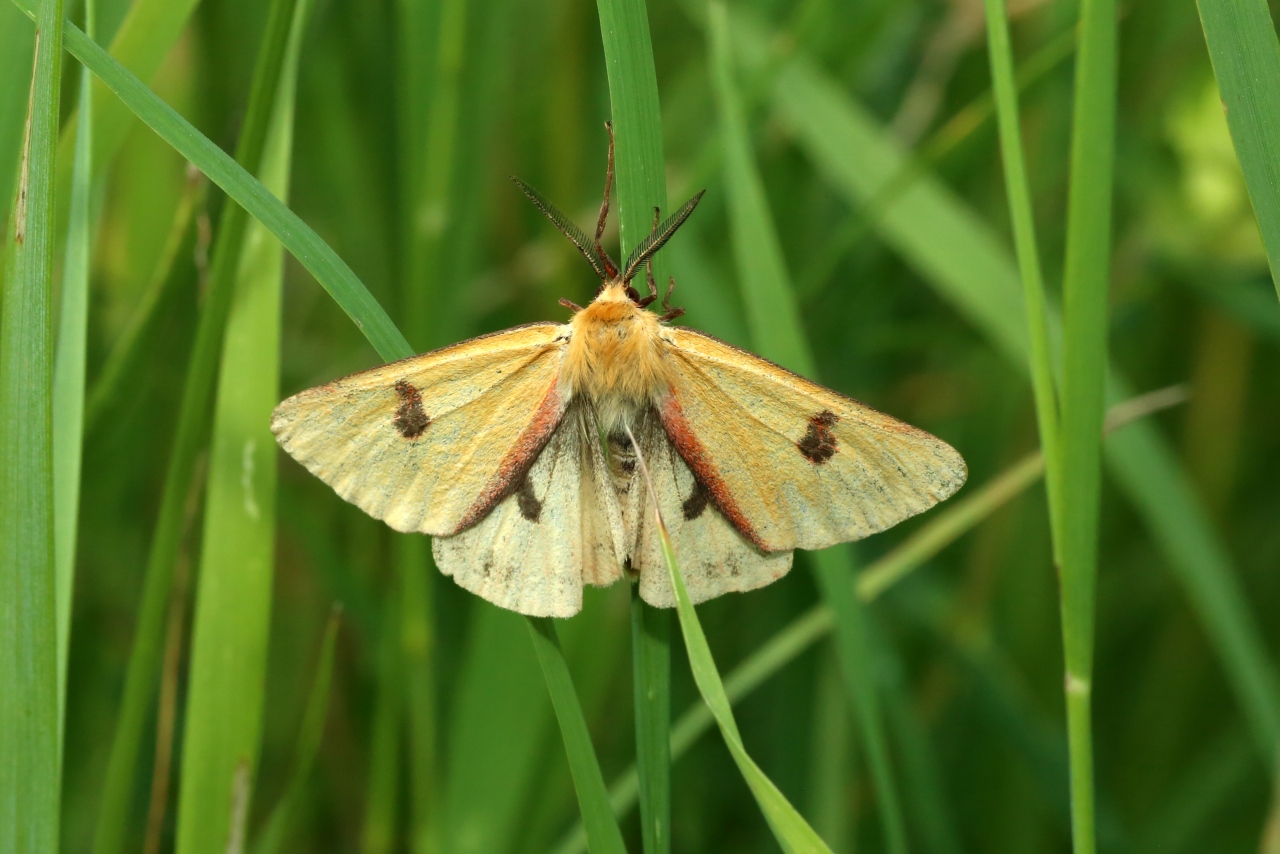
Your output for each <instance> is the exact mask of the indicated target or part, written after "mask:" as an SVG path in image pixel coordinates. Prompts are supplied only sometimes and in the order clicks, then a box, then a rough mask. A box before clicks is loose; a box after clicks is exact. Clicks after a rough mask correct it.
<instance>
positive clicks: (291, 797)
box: [253, 606, 342, 854]
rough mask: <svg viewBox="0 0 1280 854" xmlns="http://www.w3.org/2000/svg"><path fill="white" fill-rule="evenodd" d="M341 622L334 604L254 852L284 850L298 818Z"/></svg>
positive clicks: (313, 759) (320, 733)
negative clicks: (283, 777)
mask: <svg viewBox="0 0 1280 854" xmlns="http://www.w3.org/2000/svg"><path fill="white" fill-rule="evenodd" d="M341 624H342V609H341V608H338V607H336V606H335V607H334V609H333V611H332V613H330V615H329V622H328V624H327V625H326V626H325V630H324V638H323V639H322V640H321V641H320V658H319V661H317V662H316V675H315V679H314V680H313V681H312V683H311V691H310V693H309V694H308V696H307V704H306V706H305V707H304V709H303V713H302V725H301V726H300V727H299V728H298V743H297V747H296V748H295V749H294V755H293V768H292V771H291V772H290V774H289V782H288V784H287V785H286V787H285V790H284V794H283V795H281V796H280V800H279V802H277V803H276V805H275V808H274V809H272V811H271V815H270V816H269V817H268V818H267V824H266V827H264V828H263V830H262V836H261V838H260V839H259V840H258V843H257V845H255V846H254V849H253V851H254V854H276V852H278V851H284V850H287V849H286V848H285V843H286V842H287V841H288V838H289V833H290V831H292V830H293V827H294V825H295V824H296V823H297V821H298V819H299V815H298V812H299V810H300V809H301V807H302V801H303V798H304V797H305V795H306V787H307V782H308V780H309V779H310V777H311V769H312V767H313V766H314V765H315V762H316V754H318V753H319V752H320V741H321V739H322V738H323V737H324V724H325V718H326V716H327V713H328V711H329V687H330V684H331V683H332V682H333V659H334V648H335V646H336V642H337V639H338V627H339V626H340V625H341Z"/></svg>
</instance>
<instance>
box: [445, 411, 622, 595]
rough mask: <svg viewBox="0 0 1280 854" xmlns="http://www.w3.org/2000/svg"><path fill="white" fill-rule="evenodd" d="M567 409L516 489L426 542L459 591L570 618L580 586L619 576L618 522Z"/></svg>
mask: <svg viewBox="0 0 1280 854" xmlns="http://www.w3.org/2000/svg"><path fill="white" fill-rule="evenodd" d="M585 413H586V410H585V408H584V407H580V406H574V407H572V408H570V410H569V412H568V413H567V414H566V415H565V418H564V420H563V422H562V423H561V424H560V427H559V428H558V429H557V430H556V432H555V434H554V435H553V436H552V437H551V441H550V442H549V443H547V446H546V448H544V449H543V451H542V453H541V454H540V455H539V456H538V458H537V460H536V461H535V462H534V464H533V467H532V468H531V469H529V473H528V475H527V476H526V478H525V479H524V480H523V481H522V482H521V483H520V484H519V485H518V487H517V488H516V490H515V492H513V493H512V494H511V495H509V496H508V497H506V498H504V499H503V500H502V501H501V502H500V503H499V504H498V505H497V506H496V507H494V508H493V510H492V511H491V512H490V513H489V514H488V515H487V516H486V517H485V518H484V519H483V520H481V521H480V522H479V523H478V524H476V525H475V526H474V527H471V528H468V529H467V530H465V531H463V532H462V533H460V534H455V535H454V536H451V537H436V538H435V539H434V541H433V543H432V551H433V552H434V554H435V558H436V564H437V565H438V566H439V567H440V571H441V572H443V573H444V574H445V575H452V576H453V578H454V580H455V581H456V582H457V583H458V585H459V586H461V587H463V588H465V589H467V590H470V591H471V592H472V593H475V594H477V595H479V596H482V597H484V598H485V599H487V600H489V601H490V602H492V603H493V604H495V605H497V606H499V607H502V608H507V609H510V610H512V611H518V612H520V613H522V614H529V615H531V616H536V617H571V616H573V615H574V614H576V613H578V611H579V610H580V609H581V608H582V585H583V583H584V582H585V583H587V584H595V585H600V586H605V585H609V584H612V583H613V582H614V581H617V580H618V579H619V578H621V577H622V567H621V561H620V559H619V557H618V555H620V554H621V553H622V549H621V545H622V519H621V515H620V513H619V510H618V506H617V503H616V501H614V500H613V494H612V487H611V485H610V484H609V481H608V471H607V468H606V464H605V461H604V454H603V452H602V451H601V449H600V442H599V439H598V438H597V437H596V435H595V429H594V426H592V425H590V424H589V422H588V420H587V415H586V414H585Z"/></svg>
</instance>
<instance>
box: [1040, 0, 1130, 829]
mask: <svg viewBox="0 0 1280 854" xmlns="http://www.w3.org/2000/svg"><path fill="white" fill-rule="evenodd" d="M1116 30H1117V21H1116V8H1115V3H1114V0H1084V2H1082V3H1081V5H1080V46H1079V50H1078V51H1077V53H1076V89H1075V103H1074V105H1073V107H1074V109H1073V114H1072V121H1071V183H1070V187H1069V193H1068V199H1067V242H1066V266H1065V270H1064V271H1063V282H1062V295H1063V309H1062V317H1063V346H1062V364H1063V368H1062V446H1061V453H1062V471H1061V473H1062V482H1061V485H1060V486H1058V485H1057V484H1055V483H1053V482H1050V484H1049V486H1050V489H1059V490H1060V492H1059V495H1058V502H1057V509H1058V511H1059V512H1060V514H1061V516H1060V519H1059V521H1060V525H1059V527H1058V529H1057V532H1056V533H1057V534H1058V535H1059V538H1060V544H1059V546H1058V548H1057V549H1056V551H1057V553H1058V558H1059V564H1058V571H1059V581H1060V586H1061V596H1062V646H1063V655H1064V658H1065V665H1066V704H1067V740H1068V743H1069V749H1070V757H1071V838H1072V848H1073V850H1074V851H1076V852H1077V854H1091V852H1093V851H1094V850H1095V848H1096V847H1097V841H1096V830H1095V828H1094V824H1095V821H1094V791H1093V724H1092V699H1091V697H1092V690H1093V627H1094V613H1095V596H1096V593H1095V591H1096V588H1097V577H1098V519H1099V515H1100V512H1101V506H1100V502H1101V497H1102V419H1103V411H1104V409H1105V406H1106V387H1107V296H1108V294H1109V292H1110V284H1111V171H1112V164H1113V162H1114V160H1115V120H1116ZM1049 471H1050V474H1051V475H1053V476H1055V477H1056V475H1057V471H1056V470H1055V469H1054V468H1053V467H1050V469H1049Z"/></svg>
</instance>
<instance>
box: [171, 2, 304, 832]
mask: <svg viewBox="0 0 1280 854" xmlns="http://www.w3.org/2000/svg"><path fill="white" fill-rule="evenodd" d="M309 9H310V3H309V2H307V0H301V2H295V0H277V2H276V3H275V4H273V6H272V16H273V18H274V16H275V15H280V16H283V17H284V19H285V22H286V23H285V33H286V34H287V42H286V44H285V46H284V54H283V57H282V59H281V60H280V61H279V62H280V64H279V70H278V71H277V70H275V69H272V68H271V64H269V63H264V65H263V66H262V68H265V69H267V71H266V72H265V73H263V74H261V75H260V76H258V78H257V80H256V82H257V84H258V87H261V88H259V89H257V91H255V92H254V93H253V95H252V96H251V98H250V100H251V102H253V101H256V100H257V99H258V98H259V97H262V98H264V99H265V101H266V103H267V104H269V105H270V104H274V107H272V108H271V109H270V123H269V128H268V130H267V135H266V140H265V143H264V147H263V149H262V154H261V156H260V161H261V164H262V165H261V167H260V174H261V175H262V181H263V184H264V185H266V186H267V187H268V188H269V189H270V190H272V191H273V192H274V193H276V194H277V195H278V196H280V197H281V198H285V197H287V195H288V186H289V178H288V176H289V166H290V162H291V151H292V148H293V106H294V89H295V85H296V81H297V68H298V57H299V53H300V50H301V41H302V34H303V32H304V31H305V28H306V20H307V13H308V11H309ZM269 20H270V19H269ZM267 32H268V35H267V41H266V42H265V45H266V50H264V55H267V56H270V54H271V53H272V52H273V48H274V44H273V40H274V37H275V30H274V28H273V27H272V26H271V24H270V23H269V24H268V30H267ZM259 93H264V94H262V95H261V96H260V95H259ZM251 109H252V108H251ZM240 216H241V217H244V216H245V215H244V214H243V212H242V213H241V214H240ZM239 231H240V233H241V235H242V241H241V246H242V247H243V248H241V247H232V248H229V249H228V255H227V257H228V258H238V259H239V264H238V270H236V271H235V278H234V280H232V281H234V284H235V290H234V297H233V301H232V304H231V306H230V307H229V309H230V310H229V316H228V318H227V320H226V334H225V336H224V337H223V342H222V358H221V367H220V368H219V370H218V392H217V405H216V407H215V410H214V416H213V436H212V441H211V448H210V454H209V487H208V493H207V495H206V499H205V516H204V536H203V539H202V544H203V548H202V550H201V556H200V573H199V580H198V584H197V587H196V602H195V618H194V622H193V625H192V641H191V661H190V675H189V677H188V684H189V687H188V695H187V708H186V729H185V732H184V737H183V754H182V780H181V789H180V798H179V801H178V841H177V851H178V852H180V854H195V852H208V854H215V852H218V854H220V852H223V851H237V852H238V851H243V850H244V839H245V834H246V830H247V828H246V826H245V821H246V819H247V815H248V811H247V804H248V803H249V802H250V799H251V793H252V791H253V780H254V776H255V771H256V767H257V757H258V748H259V742H260V740H261V730H262V714H263V702H264V698H265V692H266V671H267V640H268V635H269V631H270V627H271V591H272V581H273V579H274V577H275V573H274V571H273V569H274V563H275V518H276V514H275V504H276V447H275V440H274V437H273V436H272V434H271V429H270V424H271V412H272V410H273V409H275V406H276V403H277V401H278V400H279V397H280V390H279V385H280V382H279V365H280V311H281V284H282V279H283V276H284V270H283V262H284V254H283V249H282V248H281V246H280V244H279V242H278V241H276V240H274V239H272V238H271V237H270V236H269V235H268V233H267V232H266V229H265V228H263V227H262V226H261V224H259V223H252V224H250V225H249V227H247V228H241V229H239ZM215 264H216V261H215ZM206 310H208V309H207V308H206Z"/></svg>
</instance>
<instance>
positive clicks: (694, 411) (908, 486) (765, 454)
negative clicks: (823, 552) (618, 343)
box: [659, 327, 967, 552]
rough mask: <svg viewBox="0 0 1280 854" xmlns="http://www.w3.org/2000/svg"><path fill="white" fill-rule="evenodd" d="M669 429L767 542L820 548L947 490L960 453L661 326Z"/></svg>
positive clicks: (914, 509) (755, 539) (957, 482)
mask: <svg viewBox="0 0 1280 854" xmlns="http://www.w3.org/2000/svg"><path fill="white" fill-rule="evenodd" d="M662 334H663V339H664V340H665V341H666V342H667V344H668V345H669V351H668V352H669V356H670V358H669V360H668V361H669V363H670V366H671V372H672V387H671V390H670V392H669V393H668V394H667V395H666V396H665V397H664V398H663V400H662V401H661V402H660V405H659V414H660V416H661V418H662V424H663V427H664V428H665V429H666V432H667V435H668V437H669V438H670V439H671V442H672V444H673V445H674V446H675V448H676V450H677V451H678V452H679V454H680V456H681V457H682V458H683V459H684V460H685V462H686V463H688V465H689V467H690V468H691V469H692V470H693V472H694V473H695V474H696V475H697V478H698V480H699V481H700V482H701V483H702V484H703V486H704V488H706V490H707V492H708V497H709V498H710V499H711V500H712V501H713V502H715V503H716V505H717V507H719V508H720V510H721V511H722V512H723V514H724V515H725V517H726V518H727V519H728V520H729V521H730V522H731V523H732V524H733V525H734V527H735V528H737V529H738V531H739V532H741V533H742V534H743V536H744V537H746V538H747V539H748V540H750V541H751V542H752V543H754V544H755V545H756V546H757V547H758V548H760V549H761V550H763V551H770V552H772V551H789V550H791V549H795V548H804V549H821V548H825V547H827V546H830V545H834V544H835V543H840V542H847V541H849V540H857V539H861V538H862V537H865V536H868V535H870V534H874V533H876V532H877V531H883V530H884V529H886V528H888V527H891V526H892V525H896V524H897V523H898V522H901V521H902V520H903V519H906V518H908V517H910V516H914V515H915V514H917V513H920V512H922V511H924V510H927V509H928V508H930V507H932V506H933V505H934V504H936V503H938V502H939V501H942V500H943V499H945V498H947V497H948V496H950V495H951V494H952V493H954V492H955V491H956V490H957V489H959V488H960V486H961V484H963V483H964V481H965V477H966V474H967V472H966V469H965V464H964V460H963V459H962V458H961V457H960V455H959V454H958V453H957V452H956V451H955V449H954V448H952V447H951V446H950V445H948V444H947V443H945V442H943V441H942V440H940V439H937V438H935V437H933V436H931V435H929V434H928V433H926V432H924V431H923V430H918V429H916V428H914V427H911V426H910V425H908V424H904V423H903V422H901V421H898V420H896V419H893V418H890V417H889V416H887V415H884V414H882V413H880V412H877V411H875V410H874V409H871V408H870V407H868V406H864V405H862V404H861V403H858V402H857V401H856V400H852V399H851V398H847V397H843V396H842V395H839V394H837V393H835V392H833V391H830V390H829V389H826V388H823V387H822V386H819V385H817V384H816V383H812V382H810V381H808V380H806V379H804V378H803V377H800V376H797V375H796V374H793V373H791V372H790V371H787V370H785V369H783V368H780V367H778V366H777V365H774V364H772V363H771V362H767V361H765V360H764V359H761V358H759V357H758V356H754V355H752V354H751V353H747V352H744V351H742V350H739V349H737V348H735V347H732V346H730V345H728V344H725V343H724V342H722V341H718V340H716V339H714V338H711V337H710V336H707V335H703V334H701V333H699V332H694V331H693V330H690V329H685V328H680V327H668V328H666V329H664V330H663V333H662Z"/></svg>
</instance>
